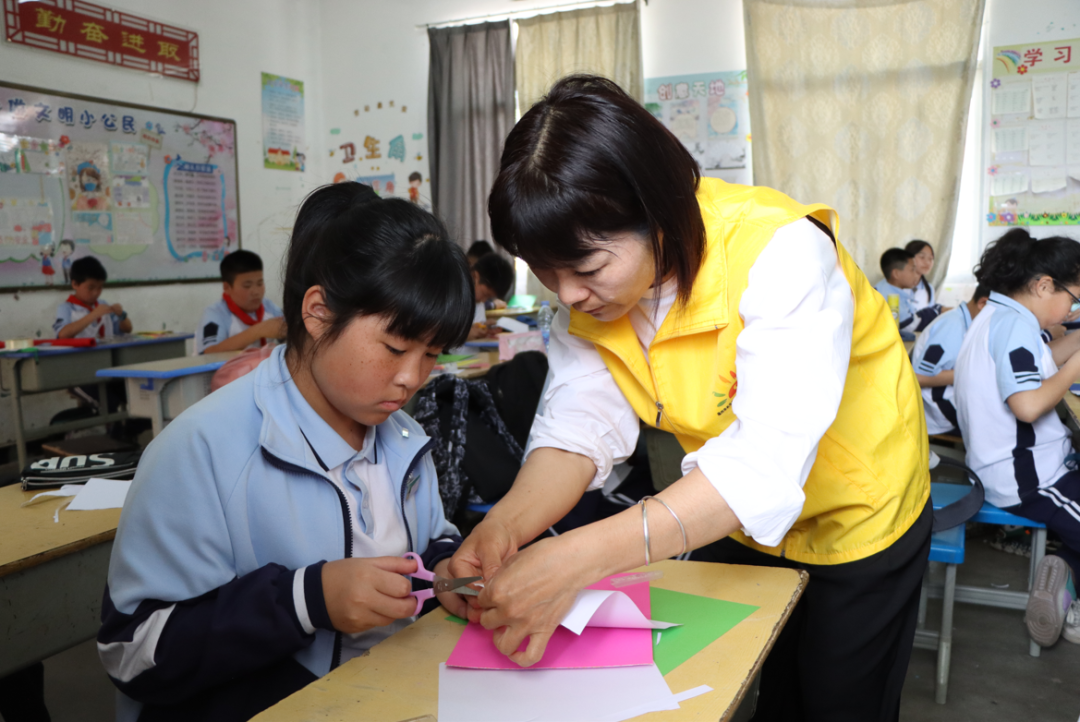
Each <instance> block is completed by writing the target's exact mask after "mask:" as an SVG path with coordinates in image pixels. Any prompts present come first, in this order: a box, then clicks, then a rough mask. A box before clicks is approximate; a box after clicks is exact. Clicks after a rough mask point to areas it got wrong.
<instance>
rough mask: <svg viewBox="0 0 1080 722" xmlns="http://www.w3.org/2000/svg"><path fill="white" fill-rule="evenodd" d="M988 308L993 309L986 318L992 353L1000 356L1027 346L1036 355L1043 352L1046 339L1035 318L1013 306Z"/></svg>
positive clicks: (988, 307) (988, 339) (988, 308)
mask: <svg viewBox="0 0 1080 722" xmlns="http://www.w3.org/2000/svg"><path fill="white" fill-rule="evenodd" d="M986 310H989V311H991V315H990V317H989V318H988V319H987V320H986V334H987V341H988V343H989V346H990V351H991V353H993V354H994V355H995V356H999V355H1002V354H1008V353H1011V352H1013V351H1015V350H1017V349H1019V348H1026V349H1027V350H1028V351H1030V352H1031V353H1032V354H1036V355H1038V354H1037V352H1040V353H1041V350H1042V346H1043V344H1044V341H1043V340H1042V335H1041V332H1040V329H1039V327H1038V324H1037V323H1036V322H1035V321H1034V320H1033V319H1031V318H1028V317H1027V316H1025V315H1024V314H1023V313H1020V312H1019V311H1017V310H1016V309H1013V308H1011V307H1004V306H1002V307H993V308H992V307H991V306H989V305H988V306H987V307H986ZM985 312H986V311H983V313H985ZM980 315H981V314H980Z"/></svg>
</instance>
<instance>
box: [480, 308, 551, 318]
mask: <svg viewBox="0 0 1080 722" xmlns="http://www.w3.org/2000/svg"><path fill="white" fill-rule="evenodd" d="M538 313H540V307H539V306H533V307H532V308H493V309H491V310H490V311H484V314H485V315H487V316H494V317H495V318H502V317H503V316H510V317H511V318H517V317H518V316H535V315H536V314H538Z"/></svg>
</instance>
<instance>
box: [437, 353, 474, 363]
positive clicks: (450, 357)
mask: <svg viewBox="0 0 1080 722" xmlns="http://www.w3.org/2000/svg"><path fill="white" fill-rule="evenodd" d="M475 357H476V354H471V353H459V354H449V353H441V354H439V358H437V359H436V360H435V363H438V364H454V363H457V362H458V361H464V360H465V359H469V358H475Z"/></svg>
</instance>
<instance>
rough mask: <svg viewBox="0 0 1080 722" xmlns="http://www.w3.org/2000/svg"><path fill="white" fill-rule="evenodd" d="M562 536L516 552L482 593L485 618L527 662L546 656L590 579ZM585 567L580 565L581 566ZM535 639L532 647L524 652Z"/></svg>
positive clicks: (508, 649)
mask: <svg viewBox="0 0 1080 722" xmlns="http://www.w3.org/2000/svg"><path fill="white" fill-rule="evenodd" d="M562 541H563V538H562V537H559V538H556V539H543V540H541V541H538V542H536V543H535V544H533V545H532V546H530V547H528V548H527V549H524V550H523V551H519V552H518V553H517V554H515V555H514V556H512V557H510V558H509V559H508V560H507V561H506V562H505V563H504V564H503V565H502V567H501V568H500V569H499V571H498V573H496V574H495V576H494V577H493V578H492V579H491V580H490V581H488V582H487V583H486V584H485V586H484V590H483V591H482V592H480V596H479V597H478V601H479V604H480V607H481V609H482V610H483V611H482V613H481V615H480V623H481V624H482V625H483V626H484V627H485V628H486V629H494V630H495V637H494V641H495V646H496V647H497V648H498V650H499V651H500V652H502V653H503V654H505V655H506V656H508V657H509V658H510V659H511V660H513V661H514V662H516V663H517V664H520V665H521V666H522V667H531V666H532V665H534V664H536V663H537V662H539V661H540V658H541V657H542V656H544V650H545V649H546V648H547V643H548V640H549V639H551V635H552V634H554V632H555V630H556V629H557V628H558V626H559V623H560V622H562V620H563V618H564V617H565V616H566V613H567V612H569V611H570V607H571V606H572V605H573V603H574V600H575V599H576V598H577V594H578V592H579V591H580V590H581V589H582V588H583V587H584V586H585V585H586V584H587V583H588V582H587V581H581V580H578V579H576V578H574V572H575V569H576V567H577V566H578V565H576V564H574V563H573V558H572V555H568V554H567V545H566V544H564V543H560V542H562ZM578 571H580V570H578ZM526 637H527V638H528V639H529V644H528V647H526V648H525V649H524V650H520V651H519V649H518V648H519V647H520V646H521V643H522V642H523V641H524V640H525V639H526Z"/></svg>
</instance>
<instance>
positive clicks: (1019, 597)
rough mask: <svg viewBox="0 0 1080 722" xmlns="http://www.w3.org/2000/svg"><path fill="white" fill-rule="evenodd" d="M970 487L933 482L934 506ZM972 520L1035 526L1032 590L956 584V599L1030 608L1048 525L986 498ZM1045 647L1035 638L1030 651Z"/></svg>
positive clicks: (1029, 583)
mask: <svg viewBox="0 0 1080 722" xmlns="http://www.w3.org/2000/svg"><path fill="white" fill-rule="evenodd" d="M969 488H970V487H968V486H966V485H964V484H945V483H939V482H935V483H932V484H930V496H931V498H932V500H933V504H934V508H935V509H939V508H941V507H942V506H945V505H947V504H951V503H952V502H954V501H956V500H957V499H959V498H960V497H961V496H963V495H964V494H966V493H967V492H968V490H969ZM971 521H976V522H982V523H984V524H999V525H1002V524H1012V525H1014V526H1020V527H1025V528H1028V529H1032V530H1033V533H1032V540H1031V566H1030V568H1029V570H1028V591H1025V592H1011V591H1008V590H1005V589H993V588H986V587H972V586H967V585H963V584H961V585H959V586H957V587H956V600H957V601H959V602H966V603H968V604H982V605H983V606H987V607H1002V608H1005V609H1024V610H1026V609H1027V602H1028V592H1030V591H1031V587H1032V585H1033V584H1034V583H1035V570H1036V569H1037V568H1038V566H1039V562H1040V561H1042V558H1043V556H1044V555H1045V554H1046V525H1045V524H1042V523H1040V522H1037V521H1032V520H1031V519H1026V518H1024V517H1022V516H1017V515H1016V514H1010V513H1009V512H1007V511H1003V510H1002V509H999V508H998V507H996V506H994V505H993V504H991V503H990V502H988V501H984V502H983V505H982V508H981V509H979V513H977V514H976V515H975V516H973V517H972V518H971ZM1040 651H1041V648H1040V647H1039V645H1038V644H1036V643H1035V642H1034V641H1030V642H1029V647H1028V652H1029V653H1030V654H1031V656H1032V657H1038V656H1039V653H1040Z"/></svg>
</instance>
